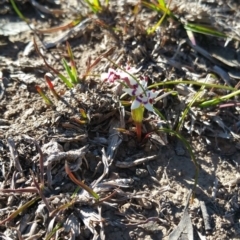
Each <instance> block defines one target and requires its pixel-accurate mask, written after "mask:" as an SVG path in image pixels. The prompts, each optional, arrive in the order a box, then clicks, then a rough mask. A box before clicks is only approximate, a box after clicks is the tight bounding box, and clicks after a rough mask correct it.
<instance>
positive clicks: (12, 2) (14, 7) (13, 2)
mask: <svg viewBox="0 0 240 240" xmlns="http://www.w3.org/2000/svg"><path fill="white" fill-rule="evenodd" d="M10 3H11V4H12V7H13V9H14V11H15V12H16V13H17V15H18V16H19V17H20V18H21V19H22V20H23V21H25V22H26V23H30V21H29V19H27V18H25V17H24V16H23V14H22V13H21V12H20V10H19V9H18V7H17V5H16V4H15V1H14V0H10Z"/></svg>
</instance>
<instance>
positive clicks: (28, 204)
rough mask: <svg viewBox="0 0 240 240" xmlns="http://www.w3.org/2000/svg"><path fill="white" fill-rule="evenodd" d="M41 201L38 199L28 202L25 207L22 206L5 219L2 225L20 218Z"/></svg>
mask: <svg viewBox="0 0 240 240" xmlns="http://www.w3.org/2000/svg"><path fill="white" fill-rule="evenodd" d="M39 199H40V197H36V198H34V199H32V200H30V201H28V202H26V203H25V204H24V205H22V206H21V207H20V208H19V209H17V210H16V211H15V212H13V213H12V214H11V215H10V216H9V217H7V218H6V219H4V220H3V221H1V222H0V225H3V224H4V223H5V222H9V221H11V220H13V219H14V218H15V217H17V216H18V214H20V213H21V212H23V211H24V210H26V209H27V208H29V207H30V206H32V205H33V204H34V203H35V202H37V201H38V200H39Z"/></svg>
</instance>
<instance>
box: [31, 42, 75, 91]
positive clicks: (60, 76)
mask: <svg viewBox="0 0 240 240" xmlns="http://www.w3.org/2000/svg"><path fill="white" fill-rule="evenodd" d="M33 43H34V47H35V49H36V51H37V53H38V54H39V56H41V57H42V59H43V61H44V63H45V65H46V66H47V67H48V68H49V69H50V70H51V71H53V72H54V73H55V74H56V75H57V76H58V77H59V78H60V79H61V80H62V81H63V82H64V83H65V84H66V86H67V87H68V88H73V87H74V85H73V84H72V83H71V82H70V81H69V80H68V79H67V78H66V77H65V76H64V75H63V74H61V73H60V72H59V71H57V70H56V69H54V68H53V67H51V66H50V65H49V64H48V63H47V61H46V59H45V58H44V56H43V55H42V54H41V52H40V51H39V48H38V46H37V43H36V39H35V38H33Z"/></svg>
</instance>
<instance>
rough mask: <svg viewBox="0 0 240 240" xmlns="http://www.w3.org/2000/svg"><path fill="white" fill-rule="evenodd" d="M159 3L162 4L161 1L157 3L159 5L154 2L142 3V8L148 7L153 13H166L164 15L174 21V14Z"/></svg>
mask: <svg viewBox="0 0 240 240" xmlns="http://www.w3.org/2000/svg"><path fill="white" fill-rule="evenodd" d="M160 2H162V1H159V3H156V2H154V3H149V2H147V1H142V4H143V6H145V7H148V8H150V9H152V10H154V11H157V12H163V13H166V15H168V16H170V17H172V18H174V19H176V17H175V16H174V14H173V13H172V12H171V11H170V10H169V9H168V8H167V7H166V5H165V4H164V5H165V6H164V5H162V4H161V3H160Z"/></svg>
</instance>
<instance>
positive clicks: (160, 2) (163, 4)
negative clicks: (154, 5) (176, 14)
mask: <svg viewBox="0 0 240 240" xmlns="http://www.w3.org/2000/svg"><path fill="white" fill-rule="evenodd" d="M158 4H159V5H160V6H163V7H166V3H165V0H158Z"/></svg>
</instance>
